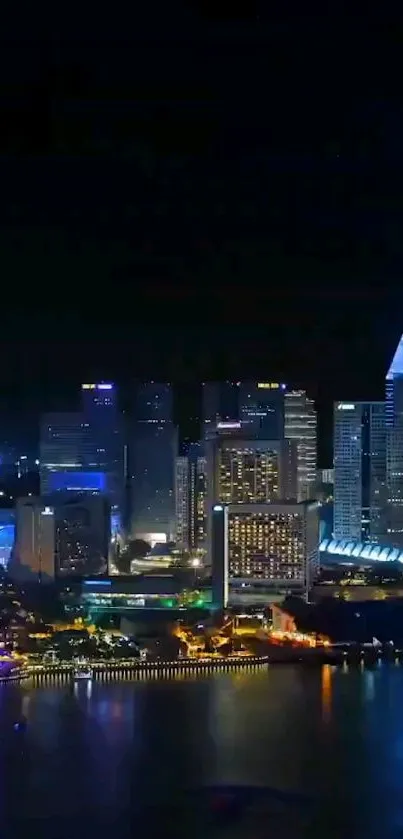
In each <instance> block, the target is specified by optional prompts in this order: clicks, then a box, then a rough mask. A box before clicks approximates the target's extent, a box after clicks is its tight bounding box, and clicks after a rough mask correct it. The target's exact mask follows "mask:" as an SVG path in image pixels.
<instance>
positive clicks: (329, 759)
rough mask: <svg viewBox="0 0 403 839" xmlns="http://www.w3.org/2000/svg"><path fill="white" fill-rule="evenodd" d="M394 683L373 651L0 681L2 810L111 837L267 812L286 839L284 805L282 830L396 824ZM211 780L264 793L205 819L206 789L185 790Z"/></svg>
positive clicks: (397, 706) (249, 826)
mask: <svg viewBox="0 0 403 839" xmlns="http://www.w3.org/2000/svg"><path fill="white" fill-rule="evenodd" d="M402 697H403V669H402V668H394V667H388V666H387V665H381V666H380V667H376V668H375V669H373V670H367V669H364V670H362V671H361V668H357V669H354V668H351V667H350V668H347V667H343V668H340V669H337V668H334V667H331V666H329V665H326V666H325V667H323V668H322V670H304V669H303V668H299V667H288V666H287V667H279V668H271V669H269V671H267V672H263V671H262V672H255V673H246V672H239V673H236V674H233V675H231V674H216V675H211V676H209V677H207V678H203V679H199V680H195V679H191V680H186V679H184V680H181V681H177V680H174V681H172V682H169V681H163V682H158V681H152V682H137V681H136V682H129V681H124V682H108V683H106V684H105V683H99V682H94V683H86V682H83V683H77V684H75V685H74V686H68V685H66V684H65V683H63V684H61V685H43V686H40V687H37V688H32V687H27V686H24V685H22V686H17V685H7V686H6V685H2V686H1V687H0V734H1V748H0V772H1V776H2V777H1V783H0V808H1V816H2V821H4V822H5V823H6V824H7V825H8V827H9V829H10V830H12V829H13V828H14V830H15V831H19V830H20V829H23V828H25V827H26V825H25V823H24V819H25V820H26V819H28V818H29V819H32V820H33V819H35V831H36V832H37V833H38V835H41V837H43V839H47V837H48V836H49V838H50V837H52V839H59V837H60V839H62V837H63V839H65V838H66V839H67V837H73V836H74V837H76V836H81V835H83V836H85V837H86V839H92V837H97V839H99V837H101V836H104V835H105V836H106V835H108V836H109V835H110V831H111V830H112V829H113V830H115V832H117V831H118V830H119V837H121V839H124V837H126V836H130V835H133V831H134V828H135V826H136V825H138V824H140V823H141V822H144V819H146V823H147V825H148V830H149V832H150V831H151V833H152V832H153V830H154V827H155V832H156V835H158V834H157V831H159V835H162V834H161V829H162V827H163V828H164V830H163V835H175V836H176V837H179V836H182V835H183V836H191V837H193V836H202V835H207V833H208V835H211V836H213V835H218V836H220V837H224V836H226V835H227V831H229V833H228V835H231V837H233V839H234V837H235V836H237V835H243V836H246V835H247V834H248V833H249V832H253V835H254V836H255V837H259V836H260V835H262V836H263V835H268V834H267V833H265V832H264V831H266V828H267V824H268V823H270V824H271V829H272V830H274V828H275V825H277V828H276V829H277V830H278V832H280V833H281V835H282V839H286V837H287V836H288V833H287V828H286V827H284V825H283V824H282V823H281V825H280V821H281V819H284V818H285V817H286V815H287V813H288V816H290V814H291V813H292V814H293V819H294V823H293V825H292V827H290V830H291V832H292V836H293V837H294V839H298V837H299V836H301V837H305V836H307V837H308V836H311V835H312V831H313V830H317V831H321V832H322V833H323V835H324V833H326V837H338V836H340V837H345V836H347V835H348V836H349V837H352V839H355V837H361V836H363V835H365V837H379V836H382V837H385V839H387V838H388V837H394V836H396V837H397V836H399V837H400V836H401V835H402V831H403V781H402V778H403V714H402ZM22 716H23V717H25V718H26V720H27V721H28V724H27V727H26V730H25V731H19V732H16V731H15V730H14V727H13V724H14V722H15V721H16V720H18V719H20V718H21V717H22ZM222 785H235V786H242V787H247V788H251V787H256V788H262V787H264V788H265V793H264V794H263V795H262V794H259V795H258V796H256V795H255V796H254V797H253V800H252V799H251V800H249V798H248V797H246V798H245V799H244V798H242V803H240V804H239V808H238V809H239V810H240V811H239V813H237V816H236V819H235V822H234V824H232V825H231V826H230V827H228V826H226V825H225V824H220V825H219V827H218V826H217V825H215V824H210V826H209V827H207V825H208V820H209V819H211V818H213V821H214V813H213V815H212V812H211V811H212V805H211V801H210V797H209V796H210V793H208V794H205V795H201V794H200V793H197V792H196V793H195V791H197V790H200V789H206V788H211V789H213V790H214V789H216V788H217V787H220V786H222ZM278 792H283V793H284V794H285V795H286V796H290V805H289V806H285V805H284V803H280V804H279V803H278V799H277V798H273V795H274V793H276V794H277V793H278ZM296 793H299V794H301V795H302V796H303V797H304V800H305V799H306V802H308V803H307V804H306V806H305V805H304V807H305V809H304V808H302V809H301V810H300V809H299V807H300V805H299V804H298V803H297V800H296V799H295V797H293V796H295V794H296ZM157 802H158V806H157V804H156V803H157ZM231 806H232V804H231ZM279 807H280V809H281V808H282V811H281V812H280V811H279V809H278V808H279ZM301 807H302V805H301ZM276 808H277V810H276ZM288 816H287V818H288ZM295 819H296V822H295ZM248 820H249V821H248ZM32 824H33V823H32ZM31 826H32V825H31ZM112 826H113V828H112ZM262 831H263V832H262ZM5 835H7V834H5Z"/></svg>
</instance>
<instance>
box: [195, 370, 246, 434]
mask: <svg viewBox="0 0 403 839" xmlns="http://www.w3.org/2000/svg"><path fill="white" fill-rule="evenodd" d="M202 417H203V437H205V436H206V434H207V435H208V434H209V432H210V430H213V432H214V431H215V427H216V425H217V423H218V422H228V421H231V420H237V419H239V382H228V381H227V382H203V385H202Z"/></svg>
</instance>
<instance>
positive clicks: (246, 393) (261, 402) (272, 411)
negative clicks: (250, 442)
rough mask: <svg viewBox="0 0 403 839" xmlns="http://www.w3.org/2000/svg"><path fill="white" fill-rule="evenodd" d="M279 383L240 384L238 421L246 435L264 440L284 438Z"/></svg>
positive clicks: (282, 385)
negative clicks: (239, 420)
mask: <svg viewBox="0 0 403 839" xmlns="http://www.w3.org/2000/svg"><path fill="white" fill-rule="evenodd" d="M285 391H286V385H285V384H281V383H280V382H241V384H240V388H239V401H240V419H241V422H242V426H243V427H244V428H245V431H247V433H248V434H251V435H253V436H256V437H261V438H263V439H264V440H282V439H283V438H284V396H285Z"/></svg>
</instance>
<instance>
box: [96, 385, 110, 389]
mask: <svg viewBox="0 0 403 839" xmlns="http://www.w3.org/2000/svg"><path fill="white" fill-rule="evenodd" d="M97 388H98V390H112V388H113V385H111V384H109V385H105V384H100V385H97Z"/></svg>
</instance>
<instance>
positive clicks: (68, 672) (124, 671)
mask: <svg viewBox="0 0 403 839" xmlns="http://www.w3.org/2000/svg"><path fill="white" fill-rule="evenodd" d="M268 662H269V659H268V657H267V656H230V657H228V658H224V657H222V658H221V657H219V658H200V659H185V658H182V659H178V660H176V661H128V662H119V663H116V664H109V663H105V662H91V663H90V664H89V666H90V667H91V669H92V673H93V678H94V679H97V680H99V681H104V680H109V679H115V680H119V679H140V680H142V679H171V678H173V677H175V676H184V675H190V676H191V675H194V676H198V675H202V674H204V673H212V672H214V671H218V672H229V671H232V670H251V669H253V670H255V669H257V668H262V667H267V666H268ZM74 669H75V666H74V665H72V664H49V665H37V666H34V667H30V666H28V667H25V668H24V669H21V670H20V671H19V672H18V673H17V672H15V671H14V673H12V674H11V675H10V676H5V677H4V678H2V679H0V681H2V682H9V681H16V680H17V681H21V680H23V679H24V680H25V679H33V681H34V682H35V683H38V682H42V681H44V680H49V679H55V680H58V681H59V680H63V681H72V678H73V673H74Z"/></svg>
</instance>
